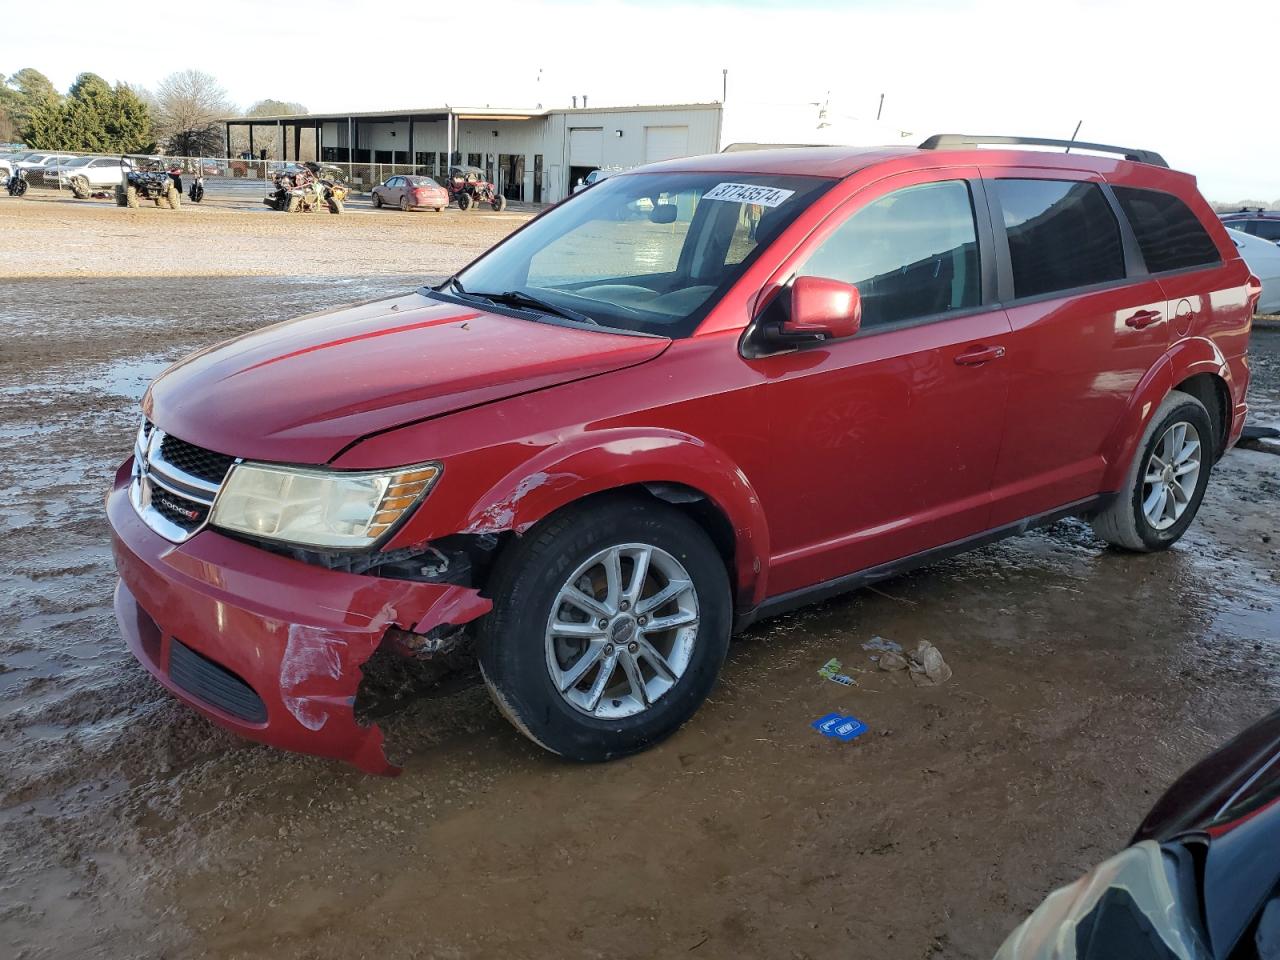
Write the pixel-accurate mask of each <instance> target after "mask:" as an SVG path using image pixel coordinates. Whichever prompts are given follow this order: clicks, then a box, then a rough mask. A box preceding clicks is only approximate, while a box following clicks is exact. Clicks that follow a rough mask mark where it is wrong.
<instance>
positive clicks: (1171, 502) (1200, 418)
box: [1092, 390, 1215, 553]
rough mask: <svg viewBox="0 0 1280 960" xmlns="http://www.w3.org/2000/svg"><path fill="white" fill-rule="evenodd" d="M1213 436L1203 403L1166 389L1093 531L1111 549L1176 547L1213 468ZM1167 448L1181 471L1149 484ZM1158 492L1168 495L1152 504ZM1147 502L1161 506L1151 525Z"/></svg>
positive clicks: (1166, 453) (1201, 497)
mask: <svg viewBox="0 0 1280 960" xmlns="http://www.w3.org/2000/svg"><path fill="white" fill-rule="evenodd" d="M1179 430H1180V431H1181V434H1179V432H1178V431H1179ZM1180 435H1181V437H1182V440H1181V442H1179V436H1180ZM1214 436H1215V431H1214V428H1213V422H1212V421H1211V420H1210V419H1209V412H1208V411H1207V410H1205V408H1204V404H1202V403H1201V402H1200V401H1199V400H1197V399H1196V398H1195V397H1193V396H1191V395H1190V394H1187V393H1183V392H1181V391H1180V390H1172V391H1170V393H1169V395H1168V396H1167V397H1165V398H1164V402H1162V403H1161V404H1160V406H1159V407H1158V408H1157V409H1156V412H1155V413H1154V414H1153V415H1152V417H1151V421H1150V423H1148V424H1147V429H1146V430H1145V431H1143V434H1142V440H1141V442H1140V443H1139V444H1138V453H1137V455H1136V456H1135V457H1134V460H1133V463H1132V464H1131V465H1130V467H1129V472H1128V473H1127V474H1126V477H1125V485H1124V487H1123V488H1122V489H1121V491H1120V494H1119V496H1117V497H1116V499H1115V501H1114V502H1113V503H1112V504H1111V505H1110V506H1109V507H1107V509H1106V510H1104V511H1103V512H1101V513H1099V514H1098V515H1097V516H1096V517H1094V518H1093V521H1092V523H1093V531H1094V533H1096V534H1097V535H1098V536H1099V537H1101V538H1102V539H1103V540H1105V541H1107V543H1109V544H1111V545H1112V546H1114V547H1119V548H1121V549H1124V550H1132V551H1135V552H1139V553H1151V552H1154V551H1157V550H1167V549H1169V547H1171V546H1173V544H1175V543H1177V542H1178V540H1179V538H1181V536H1182V535H1183V534H1184V533H1185V532H1186V530H1187V527H1189V526H1191V521H1192V520H1194V519H1195V516H1196V513H1197V511H1199V509H1200V502H1201V500H1203V498H1204V491H1205V487H1206V486H1208V483H1209V473H1210V471H1211V470H1212V469H1213V459H1214V452H1215V451H1214V443H1215V441H1214ZM1192 442H1194V443H1195V444H1198V447H1197V450H1196V452H1195V453H1194V454H1191V453H1186V451H1187V449H1188V446H1187V445H1188V444H1190V443H1192ZM1171 450H1172V452H1173V453H1174V457H1173V459H1174V460H1175V461H1176V462H1175V464H1173V469H1175V470H1184V472H1183V473H1182V474H1181V477H1182V479H1181V481H1180V482H1179V483H1177V484H1172V483H1169V482H1166V479H1165V478H1167V477H1168V474H1162V479H1160V480H1156V481H1155V482H1149V478H1154V477H1156V476H1157V474H1158V473H1161V471H1160V470H1159V467H1158V466H1157V461H1153V459H1152V458H1153V457H1157V460H1158V461H1159V463H1161V464H1163V463H1164V460H1163V459H1160V458H1167V457H1168V454H1169V453H1170V451H1171ZM1197 458H1198V459H1197ZM1193 460H1194V461H1196V464H1197V466H1196V469H1195V474H1194V478H1193V479H1194V483H1188V482H1187V478H1188V477H1190V476H1191V473H1190V471H1187V470H1186V469H1185V468H1186V467H1187V465H1188V464H1190V463H1191V462H1192V461H1193ZM1166 466H1167V465H1166ZM1148 468H1150V469H1148ZM1175 486H1176V490H1175V489H1174V488H1175ZM1161 488H1163V489H1165V490H1168V491H1169V497H1166V498H1161V499H1160V500H1159V501H1157V500H1156V498H1157V496H1158V495H1159V491H1160V489H1161ZM1179 494H1180V495H1179ZM1170 498H1171V499H1170ZM1151 504H1156V505H1157V506H1159V507H1160V509H1159V511H1158V512H1159V513H1160V516H1159V517H1157V518H1156V520H1155V521H1153V519H1152V517H1151V516H1150V515H1149V514H1148V512H1147V509H1146V507H1147V506H1148V505H1151ZM1157 521H1158V522H1157Z"/></svg>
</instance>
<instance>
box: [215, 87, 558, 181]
mask: <svg viewBox="0 0 1280 960" xmlns="http://www.w3.org/2000/svg"><path fill="white" fill-rule="evenodd" d="M546 118H547V111H545V110H541V109H532V110H528V109H512V108H493V107H453V106H448V105H446V106H443V107H431V108H424V109H417V110H384V111H371V112H370V111H366V112H360V113H327V114H325V113H316V114H286V115H279V116H268V117H229V118H227V119H225V120H224V121H223V123H224V124H225V129H226V144H227V156H229V157H231V156H233V152H232V151H233V147H232V134H233V131H234V130H236V129H244V130H247V132H248V150H247V151H245V152H242V153H241V154H240V156H241V158H242V159H245V160H254V161H290V160H295V161H296V160H319V161H321V162H324V163H333V164H340V165H347V164H350V165H351V173H352V175H353V177H354V178H355V179H356V180H357V181H361V180H370V179H375V180H376V179H384V178H385V177H386V176H390V175H394V174H416V175H422V176H435V177H443V176H444V175H445V174H446V173H447V172H448V168H449V166H450V165H453V164H464V163H465V164H469V165H472V166H478V167H482V168H484V169H485V171H486V173H487V175H488V176H489V179H491V180H494V181H495V182H497V183H499V185H500V187H501V188H502V189H503V190H504V192H506V193H507V194H508V196H511V195H512V194H516V196H512V197H511V198H512V199H525V196H524V194H525V193H526V188H525V182H524V180H525V174H524V166H525V165H524V162H523V161H524V154H525V153H526V151H527V148H529V147H534V149H536V150H538V153H539V158H540V156H541V147H540V144H541V142H542V140H543V135H544V133H545V127H546ZM477 124H478V125H482V126H485V127H486V128H487V129H486V130H484V131H483V133H484V134H487V140H484V139H481V137H480V136H479V135H478V134H480V133H481V131H478V130H476V129H474V127H475V126H476V125H477ZM264 131H270V132H271V137H270V138H269V139H268V140H267V144H266V145H265V146H264V145H263V140H264V139H265V138H263V137H262V135H261V134H262V133H263V132H264ZM255 133H256V134H257V136H256V137H255ZM464 141H465V142H464ZM499 150H501V151H502V152H501V153H499ZM246 154H247V155H246ZM515 155H518V157H519V160H518V162H509V163H504V162H503V160H505V158H507V157H508V156H515ZM500 158H501V159H500ZM540 166H541V164H540V162H539V170H538V173H539V174H540V172H541V171H540ZM366 170H367V171H368V173H366ZM539 179H540V178H539ZM530 186H535V189H534V190H532V191H531V192H533V193H535V194H540V193H541V189H540V183H538V184H536V185H530ZM529 199H533V198H532V197H530V198H529ZM537 199H541V197H540V196H539V197H538V198H537Z"/></svg>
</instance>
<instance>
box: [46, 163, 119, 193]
mask: <svg viewBox="0 0 1280 960" xmlns="http://www.w3.org/2000/svg"><path fill="white" fill-rule="evenodd" d="M123 170H124V164H122V163H121V162H120V158H119V157H77V158H76V159H75V160H68V161H67V162H66V163H59V164H55V165H54V166H52V167H47V168H45V172H44V181H45V184H46V185H48V186H62V187H70V188H71V189H72V190H73V191H74V192H75V195H76V196H77V197H79V198H80V199H82V200H83V199H84V198H85V197H87V196H88V195H89V194H90V193H92V192H93V191H95V190H106V189H109V188H114V187H117V186H119V185H120V175H121V173H122V172H123Z"/></svg>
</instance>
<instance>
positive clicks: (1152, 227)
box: [1112, 187, 1221, 273]
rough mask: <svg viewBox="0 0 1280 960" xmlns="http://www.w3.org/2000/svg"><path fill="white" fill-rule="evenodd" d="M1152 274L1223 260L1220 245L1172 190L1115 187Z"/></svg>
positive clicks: (1117, 196)
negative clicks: (1170, 191) (1219, 250)
mask: <svg viewBox="0 0 1280 960" xmlns="http://www.w3.org/2000/svg"><path fill="white" fill-rule="evenodd" d="M1112 189H1113V190H1114V191H1115V194H1116V199H1117V200H1119V201H1120V209H1121V210H1123V211H1124V215H1125V216H1126V217H1128V218H1129V223H1130V225H1132V227H1133V233H1134V236H1135V237H1137V239H1138V247H1139V249H1141V250H1142V258H1143V259H1144V260H1145V261H1146V263H1147V269H1148V270H1149V271H1151V272H1152V273H1163V272H1164V271H1166V270H1183V269H1185V268H1187V267H1203V266H1209V265H1212V264H1216V263H1218V262H1219V261H1220V259H1221V258H1220V257H1219V256H1218V247H1217V245H1215V244H1214V242H1213V239H1212V238H1211V237H1210V236H1209V233H1208V231H1206V230H1205V228H1204V227H1203V226H1202V225H1201V223H1200V221H1199V219H1198V218H1197V217H1196V215H1195V214H1194V213H1192V212H1191V208H1190V207H1188V206H1187V205H1186V204H1185V203H1183V202H1182V201H1181V200H1179V199H1178V198H1177V197H1175V196H1174V195H1173V194H1171V193H1165V192H1163V191H1161V190H1142V189H1139V188H1137V187H1113V188H1112Z"/></svg>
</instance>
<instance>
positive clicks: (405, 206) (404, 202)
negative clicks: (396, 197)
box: [400, 197, 412, 213]
mask: <svg viewBox="0 0 1280 960" xmlns="http://www.w3.org/2000/svg"><path fill="white" fill-rule="evenodd" d="M400 209H401V210H403V211H404V212H405V213H408V212H409V210H410V209H412V208H411V207H410V206H409V198H408V197H401V198H400Z"/></svg>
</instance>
